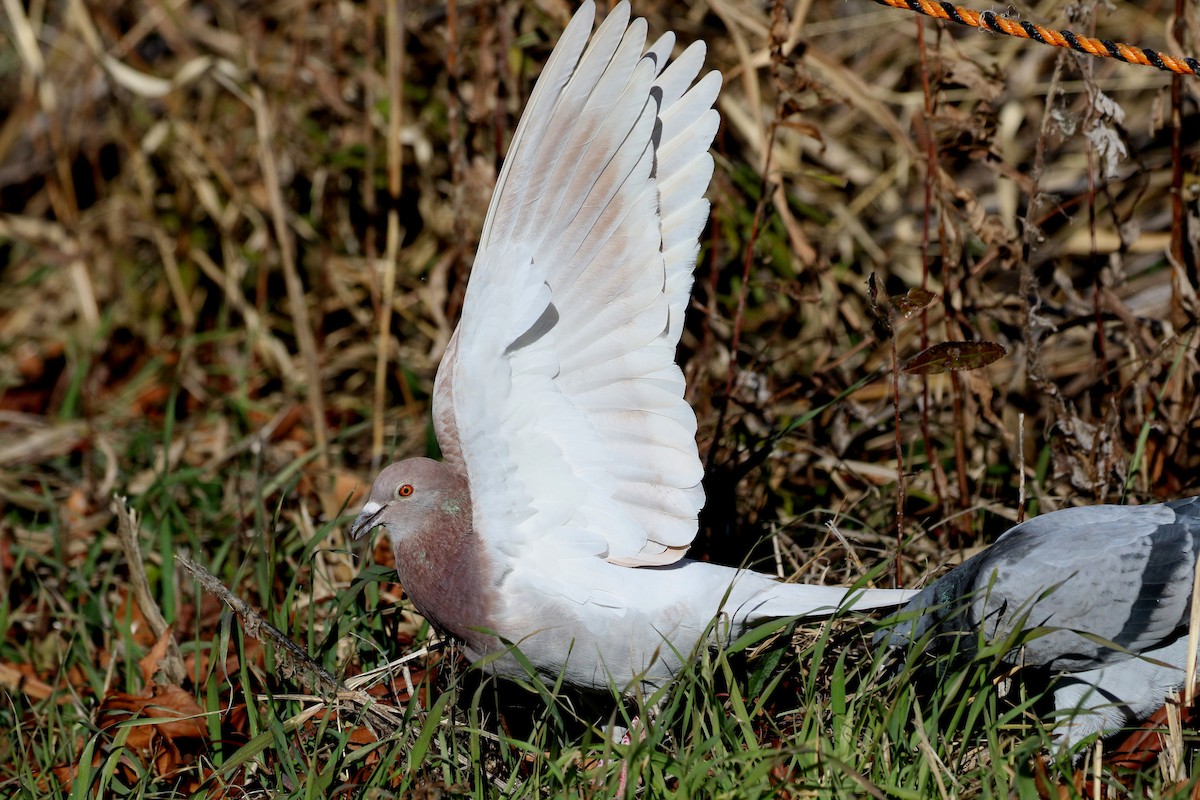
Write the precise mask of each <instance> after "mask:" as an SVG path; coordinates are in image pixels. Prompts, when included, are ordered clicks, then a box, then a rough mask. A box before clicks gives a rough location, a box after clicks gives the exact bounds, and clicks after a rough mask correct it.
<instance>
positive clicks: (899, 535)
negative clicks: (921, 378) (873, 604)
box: [888, 334, 904, 586]
mask: <svg viewBox="0 0 1200 800" xmlns="http://www.w3.org/2000/svg"><path fill="white" fill-rule="evenodd" d="M888 340H889V341H891V343H892V412H893V413H894V414H895V425H894V429H895V433H896V586H903V585H904V584H903V582H902V580H901V574H900V573H901V566H902V562H903V561H904V446H903V445H902V444H901V443H900V356H899V355H898V354H897V352H896V336H895V335H894V334H893V335H892V336H889V337H888Z"/></svg>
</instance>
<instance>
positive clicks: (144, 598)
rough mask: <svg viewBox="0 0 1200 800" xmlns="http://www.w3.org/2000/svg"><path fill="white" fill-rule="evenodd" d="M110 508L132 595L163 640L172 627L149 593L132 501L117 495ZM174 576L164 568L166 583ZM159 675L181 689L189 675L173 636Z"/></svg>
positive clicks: (147, 622)
mask: <svg viewBox="0 0 1200 800" xmlns="http://www.w3.org/2000/svg"><path fill="white" fill-rule="evenodd" d="M109 507H110V508H111V509H112V512H113V514H115V515H116V517H117V537H118V538H119V539H120V540H121V549H122V550H123V551H124V552H125V562H126V564H127V565H128V566H129V583H130V584H131V586H132V587H133V596H134V598H135V599H136V600H137V604H138V608H140V609H141V611H142V616H143V617H145V619H146V624H147V625H149V626H150V630H151V632H153V633H154V638H156V639H161V638H162V637H163V635H164V634H167V633H168V631H169V630H170V627H171V626H170V625H168V624H167V621H166V619H164V618H163V615H162V610H161V609H160V608H159V607H158V601H157V600H155V599H154V595H153V594H151V593H150V581H149V579H147V577H146V566H145V562H144V561H143V560H142V548H141V545H140V544H139V543H138V534H139V532H140V525H139V520H138V515H137V512H136V511H134V510H133V509H131V508H130V507H129V502H128V501H127V500H126V499H125V498H124V497H119V496H117V495H113V498H112V503H111V504H110V506H109ZM173 574H174V573H173V570H170V569H164V570H163V580H171V578H172V576H173ZM157 675H161V676H162V681H161V682H162V683H164V684H165V685H170V686H178V685H179V684H181V683H183V679H184V678H185V677H186V676H187V671H186V670H185V669H184V666H183V656H182V655H180V653H179V644H178V643H177V642H176V641H175V637H174V636H171V638H170V640H169V641H168V643H167V654H166V655H165V656H164V657H163V659H162V661H161V662H160V663H159V669H158V673H157Z"/></svg>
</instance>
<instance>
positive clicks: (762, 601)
mask: <svg viewBox="0 0 1200 800" xmlns="http://www.w3.org/2000/svg"><path fill="white" fill-rule="evenodd" d="M754 577H756V578H757V577H762V578H764V579H765V580H764V581H763V582H762V583H759V584H758V586H756V587H746V588H752V589H753V593H752V594H750V596H749V597H746V598H745V599H744V600H742V601H741V602H740V603H737V604H736V605H735V604H734V601H735V599H736V595H737V594H739V593H740V592H738V591H737V590H738V588H739V587H738V586H735V589H734V595H735V596H734V597H731V598H730V603H729V604H728V606H727V607H731V608H733V609H735V610H734V615H735V617H737V616H744V618H745V620H746V622H748V623H751V624H752V623H755V622H758V621H760V620H765V619H771V618H776V617H797V616H798V617H828V616H832V615H833V614H834V613H835V612H837V611H848V610H854V611H869V610H871V609H874V608H884V607H888V606H897V605H900V604H901V603H904V602H906V601H907V600H909V599H910V598H911V597H912V596H913V595H914V594H915V592H913V591H911V590H908V589H863V588H851V589H848V588H846V587H843V586H812V585H809V584H804V583H782V582H780V581H775V580H771V579H769V578H766V576H760V575H758V574H754ZM755 583H758V582H757V581H755ZM763 584H765V585H763Z"/></svg>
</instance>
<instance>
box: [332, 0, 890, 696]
mask: <svg viewBox="0 0 1200 800" xmlns="http://www.w3.org/2000/svg"><path fill="white" fill-rule="evenodd" d="M629 14H630V12H629V5H628V4H627V3H620V4H618V5H617V6H616V7H615V8H614V9H613V10H612V11H611V12H609V14H608V16H607V18H606V19H605V20H604V22H603V24H601V25H600V26H599V28H598V29H597V30H596V32H595V35H594V36H592V37H591V42H590V44H589V43H588V38H589V37H588V34H589V32H590V31H591V28H592V21H593V16H594V8H593V5H592V3H591V2H586V3H584V4H583V5H582V6H581V7H580V9H579V11H578V12H577V13H576V14H575V16H574V18H573V19H572V20H571V22H570V24H569V25H568V26H567V29H566V30H565V31H564V33H563V35H562V39H561V40H560V41H559V43H558V45H557V46H556V47H555V49H554V52H553V53H552V55H551V56H550V59H549V61H548V63H547V64H546V67H545V69H544V70H543V72H542V74H541V77H540V78H539V79H538V81H537V84H536V87H535V89H534V91H533V95H532V97H531V98H530V100H529V104H528V107H527V108H526V109H525V113H524V115H523V116H522V119H521V122H520V124H519V125H518V126H517V132H516V134H515V136H514V137H513V141H512V145H511V146H510V149H509V153H508V157H507V158H506V160H505V162H504V166H503V169H502V170H501V172H500V176H499V179H498V181H497V185H496V189H495V192H494V194H493V196H492V200H491V205H490V207H489V209H488V214H487V218H486V221H485V222H484V226H483V233H482V235H481V238H480V244H479V251H478V253H477V255H476V258H475V262H474V266H473V267H472V272H471V276H470V280H469V283H468V285H467V291H466V297H465V299H464V302H463V310H462V319H461V321H460V322H459V325H458V327H457V329H456V330H455V332H454V335H453V336H452V338H451V340H450V343H449V345H448V347H447V350H446V353H445V355H444V356H443V358H442V362H441V365H440V367H439V369H438V372H437V376H436V379H435V382H434V397H433V422H434V427H435V431H436V434H437V439H438V442H439V444H440V445H441V450H442V454H443V457H444V459H445V460H444V461H442V462H437V461H433V460H430V459H426V458H412V459H408V460H406V461H401V462H399V463H396V464H392V465H390V466H388V467H386V468H385V469H384V470H382V471H381V472H380V474H379V475H378V477H377V478H376V479H375V482H374V484H373V485H372V487H371V492H370V496H369V498H368V500H367V502H366V504H365V505H364V506H363V509H362V512H361V513H360V514H359V516H358V518H357V519H356V520H355V522H354V524H353V526H352V527H351V529H350V532H351V535H352V536H353V537H354V538H360V537H362V536H364V535H366V534H367V533H368V532H370V531H371V530H373V529H374V528H376V527H377V526H382V527H384V528H385V529H386V530H387V534H388V536H389V537H390V539H391V543H392V547H393V550H394V552H395V556H396V571H397V573H398V574H399V578H400V582H401V583H402V584H403V586H404V588H405V591H406V592H407V593H408V595H409V596H410V597H411V599H412V602H413V604H414V605H415V606H416V607H417V609H418V610H419V611H420V612H421V613H422V614H424V615H425V616H426V617H427V618H428V619H429V620H430V621H431V622H432V623H433V624H434V625H435V626H436V627H438V628H440V629H442V630H443V631H446V632H449V633H450V634H452V635H453V636H455V637H456V638H458V639H459V640H461V641H462V642H463V643H464V645H465V651H466V653H467V655H468V657H469V658H470V659H471V660H472V661H479V660H481V659H482V660H484V661H485V663H486V665H487V667H488V669H490V670H491V671H492V672H494V673H497V674H500V675H509V676H518V677H524V676H525V674H526V673H525V670H524V668H523V667H522V666H521V665H520V663H519V661H518V659H517V658H515V657H513V656H512V655H511V653H509V652H508V650H507V645H506V644H505V643H506V642H507V643H511V644H514V645H516V646H517V647H519V649H520V652H521V654H522V655H523V656H524V658H526V659H528V662H529V663H531V664H532V665H533V667H534V668H535V669H536V670H537V671H538V672H539V673H540V674H542V675H544V676H546V677H548V678H551V679H556V678H558V677H559V676H560V675H561V676H562V677H563V678H564V679H565V680H566V681H567V682H569V683H572V684H575V685H578V686H583V687H593V688H607V687H610V686H617V687H618V688H620V689H625V690H630V691H632V690H634V688H636V686H637V685H638V684H640V685H642V686H644V687H655V686H659V685H662V684H663V683H665V682H667V681H668V680H670V678H671V676H672V675H674V674H675V673H676V672H677V670H678V669H679V668H680V666H681V665H682V664H683V663H684V661H685V659H687V658H688V656H689V655H691V654H692V652H693V649H694V648H695V647H696V646H697V645H698V644H699V643H700V642H701V640H702V639H703V638H704V637H705V636H706V634H707V631H708V630H710V623H712V622H713V620H714V618H715V617H716V615H717V613H718V611H720V612H721V613H722V622H721V624H720V625H719V626H718V627H719V628H721V630H722V632H723V633H724V634H725V635H733V634H736V633H738V632H739V631H742V630H744V629H745V628H746V627H747V626H750V625H753V624H755V623H756V622H758V621H760V620H764V619H767V618H770V617H782V616H793V615H795V616H810V615H818V614H820V615H828V614H830V613H832V612H833V611H834V610H836V609H838V608H839V607H843V606H844V607H853V608H859V609H863V608H873V607H878V606H884V605H895V604H898V603H900V602H902V601H903V600H905V599H907V598H908V597H909V596H911V594H912V593H911V592H904V591H899V590H883V589H880V590H865V591H854V592H851V591H850V590H848V589H845V588H834V587H825V586H808V585H799V584H789V583H782V582H780V581H777V580H775V579H774V578H772V577H769V576H767V575H764V574H760V573H757V572H751V571H747V570H736V569H732V568H729V567H724V566H717V565H714V564H709V563H701V562H697V561H691V560H688V559H685V558H683V555H684V553H685V551H686V550H687V548H688V546H689V544H690V543H691V541H692V539H693V538H694V536H695V534H696V530H697V514H698V512H699V511H700V507H701V506H702V504H703V502H704V491H703V489H702V487H701V485H700V480H701V477H702V473H703V468H702V466H701V462H700V458H699V453H698V450H697V446H696V439H695V436H696V417H695V413H694V412H693V411H692V409H691V408H690V407H689V406H688V404H687V403H686V402H685V401H684V399H683V393H684V379H683V373H682V371H681V370H680V368H679V367H678V366H677V365H676V364H675V348H676V345H677V344H678V342H679V337H680V333H681V331H682V327H683V314H684V310H685V308H686V306H687V304H688V298H689V293H690V290H691V284H692V270H693V268H694V267H695V264H696V257H697V254H698V252H699V235H700V232H701V230H702V229H703V227H704V224H705V221H706V219H707V216H708V202H707V201H706V200H705V199H704V196H703V195H704V192H705V190H706V188H707V186H708V182H709V179H710V178H711V176H712V172H713V160H712V156H711V155H710V154H709V152H708V148H709V145H710V144H711V142H712V139H713V136H714V135H715V133H716V130H717V125H718V122H719V118H718V114H717V111H716V110H715V109H714V108H713V103H714V101H715V100H716V97H717V92H718V90H719V88H720V85H721V77H720V75H719V74H718V73H716V72H710V73H708V74H707V75H706V76H704V77H703V78H701V79H700V80H698V81H697V80H696V76H697V74H698V72H699V70H700V67H701V65H702V63H703V61H704V55H705V50H704V45H703V44H702V43H700V42H697V43H695V44H693V45H692V46H691V47H689V48H687V49H686V50H684V51H683V52H682V53H681V54H680V55H679V56H678V57H677V58H675V59H673V60H671V61H670V63H668V57H669V55H670V54H671V51H672V48H673V46H674V36H673V35H672V34H666V35H665V36H663V37H662V38H660V39H658V40H657V41H655V42H654V43H653V44H650V45H649V46H647V45H646V27H647V26H646V22H645V20H643V19H637V20H634V21H633V22H630V21H629Z"/></svg>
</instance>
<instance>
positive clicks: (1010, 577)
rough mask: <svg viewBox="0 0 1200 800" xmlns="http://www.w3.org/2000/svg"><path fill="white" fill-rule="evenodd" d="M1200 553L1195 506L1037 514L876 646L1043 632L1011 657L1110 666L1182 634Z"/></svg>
mask: <svg viewBox="0 0 1200 800" xmlns="http://www.w3.org/2000/svg"><path fill="white" fill-rule="evenodd" d="M1198 545H1200V498H1189V499H1187V500H1179V501H1175V502H1172V503H1166V504H1160V505H1150V506H1115V505H1104V506H1088V507H1080V508H1069V509H1064V510H1062V511H1056V512H1053V513H1050V514H1044V515H1042V516H1039V517H1034V518H1033V519H1031V520H1029V521H1028V522H1025V523H1023V524H1021V525H1017V526H1016V527H1014V528H1012V529H1010V530H1009V531H1007V532H1006V533H1005V534H1004V535H1002V536H1001V537H1000V538H999V539H997V540H996V543H995V544H993V545H992V546H991V547H989V548H988V549H986V550H984V551H983V552H981V553H978V554H977V555H975V556H973V557H972V558H970V559H968V560H967V561H965V562H963V563H962V564H960V565H959V566H958V567H956V568H954V569H953V570H951V571H950V572H948V573H947V574H946V575H944V576H942V577H941V578H940V579H938V580H937V581H935V582H934V583H932V584H930V585H929V586H927V587H925V589H924V590H922V592H921V593H920V594H919V595H918V596H917V597H915V598H913V599H912V600H911V601H909V603H908V604H907V605H906V606H905V607H904V608H903V609H902V610H901V612H900V614H899V616H898V619H899V620H900V622H898V623H897V624H896V625H893V626H892V627H891V628H889V629H885V630H881V631H880V632H879V633H878V634H877V635H876V642H877V643H878V644H883V645H887V646H890V647H896V646H904V645H906V644H907V643H908V642H909V641H912V640H915V639H918V638H920V637H921V636H922V635H924V634H925V633H926V632H928V631H930V630H936V631H938V632H939V633H946V634H966V635H967V637H968V638H967V645H968V646H970V644H971V641H972V639H973V637H974V636H975V635H976V632H977V631H979V630H980V629H982V630H983V632H984V634H985V635H986V637H987V638H989V639H995V638H996V637H998V636H1008V635H1012V634H1014V633H1015V631H1017V630H1018V629H1020V630H1031V629H1035V628H1041V630H1039V631H1037V634H1038V635H1031V636H1029V637H1027V639H1026V641H1025V642H1024V646H1023V647H1021V648H1018V649H1015V650H1014V651H1013V652H1012V653H1010V655H1009V659H1010V660H1012V661H1013V662H1018V661H1019V662H1020V663H1024V664H1029V665H1042V666H1047V667H1050V668H1053V669H1059V670H1068V671H1077V670H1085V669H1095V668H1098V667H1102V666H1104V665H1106V664H1113V663H1119V662H1121V661H1123V660H1125V659H1127V658H1129V657H1130V655H1129V653H1130V652H1133V653H1138V652H1143V651H1145V650H1148V649H1151V648H1154V647H1156V646H1160V645H1161V644H1162V643H1164V642H1167V641H1169V640H1171V639H1172V638H1173V637H1176V636H1178V635H1180V628H1181V626H1186V619H1187V614H1188V610H1189V606H1190V599H1191V584H1192V570H1193V568H1194V566H1195V563H1196V555H1197V552H1196V551H1197V546H1198ZM1079 632H1083V633H1084V634H1085V635H1080V633H1079ZM1108 642H1111V643H1113V644H1115V645H1117V647H1115V648H1114V647H1111V646H1106V644H1105V643H1108Z"/></svg>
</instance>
